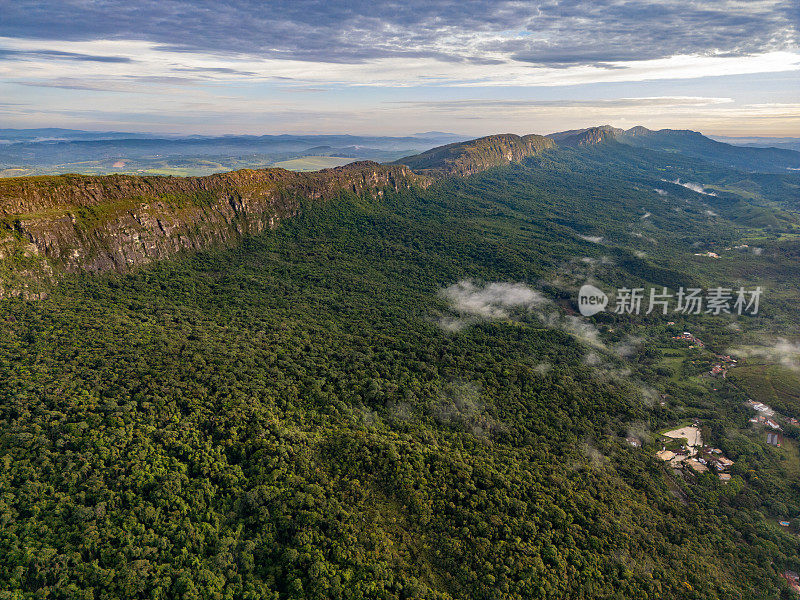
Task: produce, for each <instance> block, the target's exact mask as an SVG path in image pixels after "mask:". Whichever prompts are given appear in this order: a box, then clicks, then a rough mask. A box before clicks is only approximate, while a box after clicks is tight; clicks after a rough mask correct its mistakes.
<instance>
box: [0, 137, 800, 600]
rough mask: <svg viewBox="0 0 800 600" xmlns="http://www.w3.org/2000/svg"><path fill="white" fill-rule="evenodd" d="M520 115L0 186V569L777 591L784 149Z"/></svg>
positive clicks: (175, 584)
mask: <svg viewBox="0 0 800 600" xmlns="http://www.w3.org/2000/svg"><path fill="white" fill-rule="evenodd" d="M570 135H574V133H573V134H570ZM526 137H527V136H526ZM524 139H525V138H521V137H517V136H498V139H489V141H486V140H483V141H481V140H477V141H475V142H474V143H472V144H466V145H462V146H461V147H460V149H459V148H455V149H454V148H449V149H446V150H444V149H443V150H441V155H436V153H432V154H433V156H432V154H431V153H428V154H427V155H426V156H425V157H424V158H417V159H415V158H414V157H411V158H409V159H408V160H407V162H411V163H415V164H419V165H420V168H421V169H430V170H429V171H426V173H417V172H414V171H412V170H411V168H410V167H408V166H405V165H378V164H375V163H366V164H365V163H361V164H355V165H348V166H346V167H342V168H340V169H333V170H325V171H320V172H317V173H307V174H300V173H292V172H288V171H283V170H280V169H265V170H242V171H237V172H233V173H227V174H220V175H213V176H210V177H202V178H196V177H191V178H179V177H142V176H127V175H125V176H123V175H114V176H104V177H97V176H91V177H88V176H75V175H71V176H59V177H39V178H15V179H6V180H3V181H0V190H1V191H0V210H2V215H3V217H2V219H1V220H2V223H3V227H4V229H3V235H4V236H6V235H7V236H9V237H10V238H12V239H11V243H10V245H7V246H4V247H3V248H2V253H3V258H2V260H0V277H3V278H4V281H8V280H7V279H6V278H8V277H12V278H16V280H15V281H14V282H12V283H15V284H23V285H27V288H24V287H23V288H22V290H23V291H25V292H27V293H22V294H21V295H13V294H9V295H7V297H4V298H0V524H2V527H1V528H0V532H1V533H0V590H2V594H0V596H8V597H15V598H16V597H19V598H64V599H72V598H176V599H178V598H182V599H191V598H235V599H238V598H252V599H270V600H309V599H311V600H328V599H343V600H350V599H353V600H354V599H361V598H381V599H385V600H410V599H420V600H456V599H463V598H475V599H481V600H528V599H532V600H544V599H551V600H566V599H573V598H586V599H589V598H591V599H595V598H596V599H612V598H670V599H671V598H675V599H677V600H694V599H696V598H703V599H708V600H728V599H734V598H747V599H753V600H775V599H778V598H790V597H792V596H791V594H792V593H793V592H792V591H791V590H790V588H789V587H788V585H787V583H786V579H785V577H784V575H785V573H786V572H787V571H790V570H791V571H796V570H797V569H798V562H799V559H798V556H799V553H798V550H799V547H798V537H797V532H798V531H800V527H798V526H799V525H800V523H798V522H797V521H796V520H795V518H796V516H797V515H800V498H798V494H797V491H798V486H800V472H799V471H798V453H797V452H798V446H797V444H798V440H799V439H800V429H798V428H797V426H796V424H794V423H793V422H792V419H797V418H800V403H799V402H798V397H800V378H798V376H797V372H796V370H794V366H795V363H796V356H797V352H796V348H795V346H796V341H797V340H796V335H795V334H794V333H793V332H795V331H798V328H799V327H800V260H799V259H800V237H799V236H798V234H800V227H798V223H797V218H796V213H797V211H796V210H794V211H792V210H790V209H789V207H790V206H792V203H793V202H795V203H796V190H797V189H798V187H797V185H798V183H800V174H797V173H791V172H790V173H783V174H780V175H776V174H771V173H753V172H749V171H744V170H739V169H732V168H730V167H724V166H720V165H717V164H713V163H710V162H706V161H703V160H701V159H697V158H693V157H689V156H684V155H682V154H680V153H676V152H663V151H658V150H651V149H648V148H643V147H635V146H632V145H628V144H624V143H620V142H618V141H614V140H612V139H606V140H605V141H602V142H599V143H594V144H583V145H581V144H577V145H574V146H568V147H563V146H561V147H559V146H557V145H556V144H555V142H553V141H549V142H541V141H540V140H539V141H536V140H538V138H530V139H531V140H533V141H536V143H533V142H531V143H530V144H527V143H525V142H523V140H524ZM584 139H592V134H590V135H589V136H586V137H585V138H584ZM465 146H466V147H465ZM509 152H510V153H511V156H510V157H509V155H508V153H509ZM475 169H477V170H475ZM459 170H461V171H462V172H470V174H469V175H467V176H461V175H453V174H451V173H452V172H458V171H459ZM793 194H794V195H793ZM271 219H273V221H271ZM76 252H77V256H76V254H75V253H76ZM709 252H712V253H713V254H714V255H716V256H717V257H718V258H716V257H714V256H711V255H710V254H709ZM129 261H132V262H129ZM36 269H40V270H39V271H36ZM88 269H91V270H92V271H93V272H90V273H87V272H86V270H88ZM39 276H42V277H47V276H52V277H53V278H54V279H56V280H57V281H58V284H57V285H49V284H48V283H49V282H47V281H45V280H43V279H37V277H39ZM586 284H590V285H592V286H595V287H597V289H598V290H602V291H603V293H607V294H608V305H607V307H606V310H605V311H602V312H600V313H597V314H595V315H593V316H591V317H582V316H581V313H580V305H579V301H578V294H579V290H580V289H581V288H582V287H583V286H584V285H586ZM720 286H723V287H724V288H730V289H731V291H732V294H734V295H735V294H736V291H735V290H737V289H738V288H740V287H742V288H746V289H747V290H752V289H754V288H756V286H761V287H762V288H763V291H764V294H763V297H762V298H761V305H760V311H759V312H758V314H741V315H738V314H736V310H735V308H733V306H732V304H733V303H731V308H732V313H731V314H728V313H724V312H721V313H720V314H714V312H713V311H711V312H706V311H705V310H702V311H700V312H698V313H697V314H692V313H688V312H681V311H680V310H673V309H674V308H675V306H676V301H677V298H673V299H672V300H671V304H670V306H669V308H670V310H669V312H668V313H667V314H664V313H663V312H662V311H661V310H660V309H656V310H654V311H650V312H648V311H647V300H648V299H649V297H650V295H649V294H648V293H647V292H649V291H650V290H655V291H656V292H657V293H658V294H664V293H665V292H666V291H667V290H664V288H665V287H666V288H668V292H669V293H671V294H675V295H677V290H678V288H679V287H683V288H684V289H687V288H696V289H700V290H704V294H707V293H710V290H712V289H714V288H718V287H720ZM39 288H40V289H41V291H42V292H45V293H39ZM18 289H19V288H18ZM621 289H627V290H629V291H632V290H638V289H641V290H642V291H643V294H642V295H643V301H642V306H641V310H640V311H636V312H634V311H633V310H631V311H630V312H627V311H624V310H623V311H619V312H616V311H615V310H614V308H615V304H616V303H617V302H616V301H617V300H619V299H620V297H621V296H622V294H621V293H620V290H621ZM615 290H616V292H615ZM703 306H704V307H706V306H707V305H706V304H704V305H703ZM751 310H752V308H751ZM683 332H691V335H692V337H691V338H690V339H689V340H687V339H686V336H684V335H683ZM695 338H696V339H699V340H702V342H703V344H702V345H700V344H696V343H695V341H694V340H695ZM728 359H734V360H738V363H739V366H735V367H733V366H729V365H731V364H732V363H731V360H728ZM723 362H724V364H725V368H726V369H727V371H728V372H727V376H716V377H715V376H713V375H712V374H711V371H712V370H713V369H714V367H715V366H722V363H723ZM748 399H752V400H756V401H758V402H765V403H768V404H769V405H770V406H771V407H772V409H774V411H775V414H774V415H773V417H772V418H774V419H776V423H777V422H778V421H779V422H780V425H779V426H780V427H782V440H781V445H780V446H773V445H769V444H767V441H766V428H770V429H769V430H770V431H772V429H771V426H769V425H762V424H760V423H751V421H750V419H751V418H753V417H754V416H755V415H756V414H758V413H757V412H756V411H755V410H753V409H752V408H750V406H751V405H752V404H748V403H747V401H748ZM756 420H757V419H756ZM695 423H696V424H697V426H698V431H699V433H700V435H701V436H702V439H703V443H704V444H706V445H707V447H706V448H700V449H699V452H700V457H702V458H703V460H704V461H706V462H707V463H708V464H711V463H712V462H715V461H716V460H717V459H716V458H715V457H721V456H724V457H726V458H728V459H730V461H732V463H733V464H731V465H729V466H726V467H725V468H724V473H723V474H724V475H728V476H729V477H728V478H727V479H726V480H723V479H722V478H720V477H719V475H718V473H717V472H716V470H715V469H712V470H707V469H703V468H700V466H705V465H702V463H700V462H696V463H689V464H691V465H694V466H688V465H686V464H683V463H682V462H681V461H680V459H679V460H677V461H674V462H669V463H667V462H665V461H663V460H661V459H660V458H659V457H658V455H657V453H658V452H660V451H661V450H662V449H663V448H664V446H667V448H668V449H674V450H676V451H679V450H682V448H681V447H682V446H684V445H685V444H684V442H683V441H682V440H680V439H672V438H669V437H666V436H665V435H663V434H664V433H665V432H669V431H673V430H676V429H677V428H683V427H684V426H685V427H690V426H692V425H693V424H695ZM662 456H663V455H662ZM677 456H684V455H682V454H681V455H677ZM683 462H688V461H683ZM718 464H719V463H718ZM783 520H788V521H789V525H788V526H783V525H780V524H779V521H783Z"/></svg>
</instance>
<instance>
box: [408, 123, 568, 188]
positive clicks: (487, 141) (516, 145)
mask: <svg viewBox="0 0 800 600" xmlns="http://www.w3.org/2000/svg"><path fill="white" fill-rule="evenodd" d="M554 147H555V144H554V143H553V142H552V141H550V140H549V139H547V138H545V137H542V136H539V135H532V134H531V135H525V136H518V135H514V134H511V133H505V134H499V135H490V136H487V137H482V138H478V139H476V140H469V141H467V142H456V143H454V144H448V145H446V146H441V147H439V148H433V149H432V150H428V151H427V152H423V153H421V154H417V155H414V156H407V157H405V158H401V159H399V160H397V161H395V164H401V165H406V166H408V167H410V168H411V169H414V170H415V171H418V172H420V173H425V174H428V175H438V176H443V175H447V176H450V175H457V176H461V177H465V176H467V175H472V174H474V173H479V172H481V171H485V170H486V169H488V168H491V167H495V166H499V165H504V164H508V163H510V162H518V161H521V160H523V159H525V158H529V157H531V156H536V155H537V154H540V153H541V152H544V151H545V150H548V149H551V148H554Z"/></svg>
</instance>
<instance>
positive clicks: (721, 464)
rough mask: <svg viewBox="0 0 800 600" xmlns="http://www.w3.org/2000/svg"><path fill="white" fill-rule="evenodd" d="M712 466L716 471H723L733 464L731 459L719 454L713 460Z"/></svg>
mask: <svg viewBox="0 0 800 600" xmlns="http://www.w3.org/2000/svg"><path fill="white" fill-rule="evenodd" d="M714 466H715V467H716V468H717V470H718V471H724V470H725V469H730V468H731V467H732V466H733V461H732V460H731V459H730V458H725V457H724V456H720V457H719V458H718V459H717V460H716V461H714Z"/></svg>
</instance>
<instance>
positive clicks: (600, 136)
mask: <svg viewBox="0 0 800 600" xmlns="http://www.w3.org/2000/svg"><path fill="white" fill-rule="evenodd" d="M622 133H623V130H622V129H616V128H614V127H611V125H601V126H600V127H589V128H586V129H572V130H569V131H561V132H559V133H551V134H548V135H547V137H548V138H550V139H551V140H553V141H554V142H556V143H557V144H558V145H559V146H564V147H573V148H575V147H580V146H590V145H592V144H599V143H602V142H605V141H607V140H614V139H617V137H618V136H619V135H620V134H622Z"/></svg>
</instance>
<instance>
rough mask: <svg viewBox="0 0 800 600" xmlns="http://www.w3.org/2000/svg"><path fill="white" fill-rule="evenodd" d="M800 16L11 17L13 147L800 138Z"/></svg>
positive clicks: (296, 0) (475, 10)
mask: <svg viewBox="0 0 800 600" xmlns="http://www.w3.org/2000/svg"><path fill="white" fill-rule="evenodd" d="M799 31H800V2H798V0H747V1H742V2H740V1H729V0H710V1H697V0H661V1H641V0H594V1H591V2H587V1H575V0H566V1H557V0H549V1H541V2H540V1H536V0H534V1H511V2H507V1H503V0H455V1H451V0H404V1H403V2H399V1H385V0H353V1H347V2H344V1H335V0H329V1H327V2H324V1H323V2H315V1H308V0H274V1H267V2H263V1H260V2H259V1H255V0H232V1H227V2H224V1H220V0H195V1H186V0H141V1H136V0H134V1H131V0H107V1H104V0H0V128H4V127H8V128H32V127H66V128H73V129H88V130H98V131H108V130H115V131H137V132H158V133H173V134H193V133H197V134H267V133H353V134H362V135H366V134H371V135H407V134H413V133H419V132H426V131H448V132H455V133H458V134H463V135H476V136H477V135H485V134H490V133H498V132H511V133H520V134H524V133H549V132H553V131H560V130H564V129H572V128H579V127H588V126H593V125H600V124H606V123H608V124H612V125H614V126H617V127H625V128H627V127H632V126H634V125H645V126H646V127H650V128H653V129H659V128H665V127H669V128H680V129H695V130H699V131H703V132H704V133H707V134H712V135H731V136H737V135H738V136H752V135H758V136H795V137H800V43H799V42H798V32H799Z"/></svg>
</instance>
